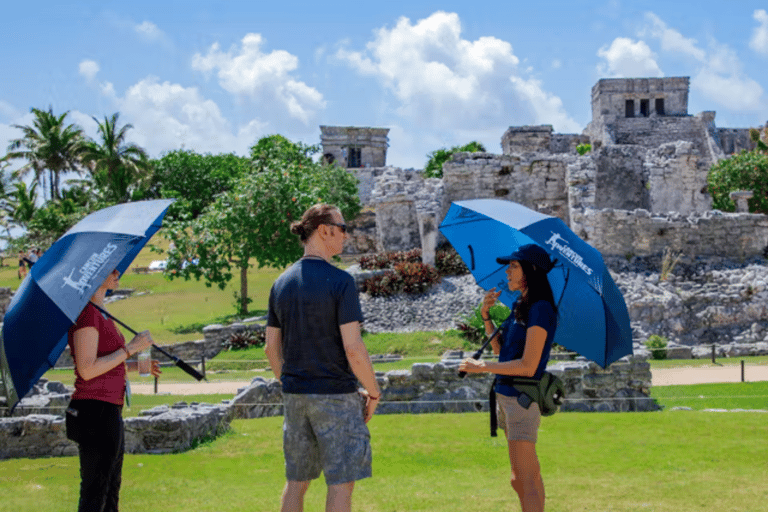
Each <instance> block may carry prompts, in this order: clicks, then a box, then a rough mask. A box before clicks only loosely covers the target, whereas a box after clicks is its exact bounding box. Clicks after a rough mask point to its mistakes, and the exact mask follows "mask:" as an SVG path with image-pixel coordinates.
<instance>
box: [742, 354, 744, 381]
mask: <svg viewBox="0 0 768 512" xmlns="http://www.w3.org/2000/svg"><path fill="white" fill-rule="evenodd" d="M741 382H744V360H743V359H742V360H741Z"/></svg>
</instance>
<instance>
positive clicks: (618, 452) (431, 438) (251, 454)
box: [0, 411, 768, 512]
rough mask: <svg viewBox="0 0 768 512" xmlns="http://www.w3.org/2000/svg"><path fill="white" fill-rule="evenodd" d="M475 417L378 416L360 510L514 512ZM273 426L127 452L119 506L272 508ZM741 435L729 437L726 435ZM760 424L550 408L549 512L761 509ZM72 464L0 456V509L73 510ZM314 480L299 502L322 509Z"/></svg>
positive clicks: (482, 422)
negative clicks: (163, 449)
mask: <svg viewBox="0 0 768 512" xmlns="http://www.w3.org/2000/svg"><path fill="white" fill-rule="evenodd" d="M487 422H488V417H487V415H485V414H442V415H440V414H436V415H431V414H425V415H403V416H399V415H388V416H377V417H375V418H374V419H373V420H372V421H371V423H370V424H369V426H370V429H371V435H372V445H373V452H374V468H373V472H374V477H373V478H372V479H368V480H363V481H361V482H358V484H357V485H356V486H355V494H354V499H353V510H360V511H363V510H364V511H366V512H393V511H435V512H437V511H439V512H443V511H446V510H454V509H458V510H462V511H466V512H474V511H487V510H519V506H518V505H517V503H516V498H515V497H514V495H513V491H512V490H511V488H510V487H509V462H508V456H507V447H506V443H505V441H504V440H503V437H499V438H489V437H488V434H487V432H488V426H487ZM281 423H282V418H266V419H259V420H237V421H234V422H233V424H232V431H231V432H230V433H229V434H227V435H225V436H223V437H221V438H219V439H216V440H214V441H211V442H207V443H204V444H203V445H201V446H199V447H198V448H196V449H195V450H192V451H190V452H186V453H181V454H173V455H127V456H126V458H125V465H124V470H123V490H122V493H121V508H123V509H125V510H163V511H166V512H177V511H178V512H182V511H183V512H188V511H189V510H195V511H197V512H207V511H211V512H213V511H216V512H219V511H220V512H228V511H241V510H251V511H256V512H258V511H271V510H277V509H278V508H279V499H280V493H281V490H282V486H283V483H284V476H283V475H284V473H283V459H282V450H281V440H282V435H281ZM734 432H738V435H733V434H734ZM766 436H768V423H766V421H765V416H764V415H761V414H755V413H733V414H716V413H704V412H689V411H676V412H662V413H636V414H629V413H627V414H599V413H592V414H580V413H568V414H556V415H555V416H552V417H551V418H544V420H543V421H542V426H541V430H540V433H539V443H538V452H539V457H540V460H541V464H542V473H543V477H544V482H545V486H546V489H547V510H549V511H555V512H556V511H561V512H575V511H630V512H631V511H654V512H680V511H686V512H689V511H712V510H728V511H742V512H748V511H755V512H757V511H762V510H765V503H766V502H767V500H768V487H766V486H765V482H766V481H768V466H766V464H765V461H766V460H768V445H767V444H766V443H765V439H766ZM77 489H78V462H77V458H75V457H64V458H53V459H36V460H29V459H17V460H6V461H2V462H0V491H2V492H3V496H4V499H3V500H2V501H0V511H3V512H4V511H8V512H26V511H33V510H40V509H41V504H44V505H42V507H43V508H44V509H45V510H47V511H51V512H60V511H67V510H72V509H73V508H74V504H75V503H76V501H77V492H78V490H77ZM324 496H325V485H324V483H323V480H322V479H320V480H318V481H316V482H315V483H314V484H313V485H312V486H310V490H309V492H308V495H307V503H306V505H307V506H306V509H307V510H322V509H323V503H324Z"/></svg>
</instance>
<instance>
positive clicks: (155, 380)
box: [155, 376, 157, 394]
mask: <svg viewBox="0 0 768 512" xmlns="http://www.w3.org/2000/svg"><path fill="white" fill-rule="evenodd" d="M155 394H157V376H155Z"/></svg>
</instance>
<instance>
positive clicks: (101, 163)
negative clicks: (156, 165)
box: [82, 112, 151, 202]
mask: <svg viewBox="0 0 768 512" xmlns="http://www.w3.org/2000/svg"><path fill="white" fill-rule="evenodd" d="M118 117H120V113H119V112H115V113H114V114H112V117H107V116H104V122H103V123H100V122H99V121H98V119H96V118H95V117H94V118H93V120H94V121H96V123H97V124H98V125H99V136H100V138H101V141H100V142H99V143H97V142H95V141H93V140H89V141H87V142H86V144H85V150H84V151H83V154H82V162H83V164H84V165H85V166H86V168H87V169H88V171H89V172H90V173H91V179H92V180H93V183H94V185H95V186H96V188H98V189H99V190H100V191H101V192H102V194H103V195H104V199H107V200H109V201H115V202H123V201H127V200H128V199H130V193H131V192H132V190H133V189H134V188H135V186H136V185H137V184H138V183H139V181H140V180H142V179H143V178H145V177H146V176H147V175H148V173H149V170H150V169H151V163H150V161H149V157H148V156H147V153H146V152H145V151H144V149H142V148H141V147H139V146H137V145H136V144H133V143H128V142H126V134H127V133H128V130H130V129H131V128H133V125H131V124H126V125H123V127H122V128H120V129H118V128H117V120H118Z"/></svg>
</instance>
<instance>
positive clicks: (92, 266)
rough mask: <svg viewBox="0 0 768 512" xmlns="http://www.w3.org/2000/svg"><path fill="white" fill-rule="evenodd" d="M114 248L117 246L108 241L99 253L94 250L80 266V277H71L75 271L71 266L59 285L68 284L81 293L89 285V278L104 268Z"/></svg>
mask: <svg viewBox="0 0 768 512" xmlns="http://www.w3.org/2000/svg"><path fill="white" fill-rule="evenodd" d="M116 250H117V246H116V245H115V244H112V243H108V244H107V245H106V247H104V249H103V250H102V251H101V252H100V253H96V252H95V253H93V254H91V256H90V257H89V258H88V261H86V262H85V264H84V265H83V266H82V267H80V271H79V272H80V274H81V275H80V279H78V280H77V281H75V280H74V279H72V274H74V273H75V269H74V268H73V269H72V271H71V272H70V273H69V275H68V276H65V277H62V279H63V280H64V284H63V285H61V287H62V288H64V287H65V286H69V287H71V288H74V289H75V290H77V291H78V292H80V295H83V294H84V293H85V290H87V289H88V288H90V287H91V279H93V276H94V275H96V273H98V272H99V271H100V270H101V269H102V268H104V265H106V263H107V261H109V257H110V255H112V253H113V252H115V251H116Z"/></svg>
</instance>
